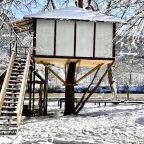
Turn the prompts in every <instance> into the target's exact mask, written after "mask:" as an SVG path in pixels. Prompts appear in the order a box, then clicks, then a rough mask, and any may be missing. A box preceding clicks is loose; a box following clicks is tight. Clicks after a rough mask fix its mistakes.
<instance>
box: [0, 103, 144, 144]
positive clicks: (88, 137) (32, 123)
mask: <svg viewBox="0 0 144 144" xmlns="http://www.w3.org/2000/svg"><path fill="white" fill-rule="evenodd" d="M48 108H49V111H53V112H56V111H57V110H58V111H57V112H56V113H55V115H53V116H51V117H50V116H47V117H35V118H32V119H30V120H29V119H27V120H23V123H22V125H21V127H20V130H19V132H18V135H17V136H16V138H14V136H5V137H2V136H1V137H0V143H2V144H4V143H10V142H12V141H13V143H25V144H28V143H39V144H97V143H98V144H132V143H133V144H139V143H141V144H142V143H144V105H130V104H125V105H117V106H116V105H108V106H106V107H104V106H101V107H98V106H97V105H94V104H87V105H86V106H85V108H84V109H83V111H82V112H81V113H80V114H79V115H78V116H73V115H71V116H62V114H61V110H60V109H59V108H58V107H57V103H56V102H51V103H49V107H48ZM52 109H53V110H52Z"/></svg>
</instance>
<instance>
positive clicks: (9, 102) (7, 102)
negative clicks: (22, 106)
mask: <svg viewBox="0 0 144 144" xmlns="http://www.w3.org/2000/svg"><path fill="white" fill-rule="evenodd" d="M4 103H5V104H18V102H14V101H6V100H4Z"/></svg>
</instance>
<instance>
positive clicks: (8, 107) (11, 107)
mask: <svg viewBox="0 0 144 144" xmlns="http://www.w3.org/2000/svg"><path fill="white" fill-rule="evenodd" d="M16 108H17V107H16V106H15V107H14V106H2V109H16Z"/></svg>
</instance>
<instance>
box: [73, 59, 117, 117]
mask: <svg viewBox="0 0 144 144" xmlns="http://www.w3.org/2000/svg"><path fill="white" fill-rule="evenodd" d="M113 63H114V61H113V62H112V63H111V64H109V66H108V68H107V69H106V71H105V72H104V73H103V75H102V77H101V78H100V80H99V81H98V83H97V84H96V86H95V87H94V88H93V89H92V91H91V92H90V93H89V94H88V96H87V97H86V98H85V99H84V100H83V101H82V102H81V104H79V107H78V108H77V110H75V114H76V115H77V114H78V113H79V112H80V110H81V109H82V108H83V107H84V105H85V103H86V102H87V101H88V99H89V98H90V97H91V96H92V94H93V93H94V92H95V91H96V89H97V88H98V87H99V85H100V84H101V82H102V80H103V79H104V77H105V76H106V74H107V73H108V71H109V70H110V68H111V66H112V65H113Z"/></svg>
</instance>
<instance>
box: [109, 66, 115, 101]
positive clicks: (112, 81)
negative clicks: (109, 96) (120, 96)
mask: <svg viewBox="0 0 144 144" xmlns="http://www.w3.org/2000/svg"><path fill="white" fill-rule="evenodd" d="M108 67H109V65H108ZM108 80H109V84H110V87H111V90H112V93H113V98H114V99H115V100H117V87H116V83H115V81H114V80H113V76H112V69H111V68H110V69H109V71H108Z"/></svg>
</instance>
